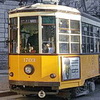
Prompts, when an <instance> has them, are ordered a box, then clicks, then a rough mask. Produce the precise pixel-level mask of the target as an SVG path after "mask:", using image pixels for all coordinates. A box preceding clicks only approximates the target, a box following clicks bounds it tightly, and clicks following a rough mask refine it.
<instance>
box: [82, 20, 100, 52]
mask: <svg viewBox="0 0 100 100" xmlns="http://www.w3.org/2000/svg"><path fill="white" fill-rule="evenodd" d="M82 25H83V26H82V53H99V52H100V50H99V49H100V41H99V40H100V36H99V34H100V31H98V30H99V29H100V28H99V27H98V26H95V25H91V24H89V23H85V22H82ZM84 25H86V26H89V31H85V32H89V34H84V30H83V29H84ZM84 38H86V41H85V43H84ZM97 40H98V42H97Z"/></svg>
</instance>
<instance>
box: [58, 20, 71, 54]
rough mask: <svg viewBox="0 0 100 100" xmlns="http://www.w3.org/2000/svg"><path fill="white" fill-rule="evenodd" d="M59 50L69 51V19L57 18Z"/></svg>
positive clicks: (62, 51)
mask: <svg viewBox="0 0 100 100" xmlns="http://www.w3.org/2000/svg"><path fill="white" fill-rule="evenodd" d="M59 52H60V53H69V19H59Z"/></svg>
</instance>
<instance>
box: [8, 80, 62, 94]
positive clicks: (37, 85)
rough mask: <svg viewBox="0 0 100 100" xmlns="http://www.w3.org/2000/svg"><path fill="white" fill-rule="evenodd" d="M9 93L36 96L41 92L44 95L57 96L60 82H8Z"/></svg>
mask: <svg viewBox="0 0 100 100" xmlns="http://www.w3.org/2000/svg"><path fill="white" fill-rule="evenodd" d="M9 84H10V89H11V91H14V92H17V93H19V94H25V95H28V94H38V92H39V91H41V90H43V91H45V92H46V94H57V93H58V90H59V86H60V82H32V81H31V82H30V81H12V80H10V81H9Z"/></svg>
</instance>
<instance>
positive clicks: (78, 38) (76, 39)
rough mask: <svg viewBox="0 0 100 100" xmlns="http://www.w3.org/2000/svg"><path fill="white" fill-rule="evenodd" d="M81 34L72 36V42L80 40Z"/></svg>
mask: <svg viewBox="0 0 100 100" xmlns="http://www.w3.org/2000/svg"><path fill="white" fill-rule="evenodd" d="M79 41H80V36H71V42H79Z"/></svg>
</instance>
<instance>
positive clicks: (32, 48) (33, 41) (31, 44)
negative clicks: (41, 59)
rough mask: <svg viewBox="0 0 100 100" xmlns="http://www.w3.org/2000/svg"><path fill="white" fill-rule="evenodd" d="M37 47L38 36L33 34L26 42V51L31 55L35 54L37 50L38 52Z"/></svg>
mask: <svg viewBox="0 0 100 100" xmlns="http://www.w3.org/2000/svg"><path fill="white" fill-rule="evenodd" d="M37 46H38V35H37V34H33V35H32V36H30V37H29V38H28V40H27V48H28V51H29V52H31V53H36V52H37V50H38V49H37Z"/></svg>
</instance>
